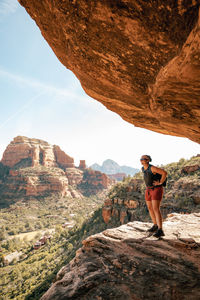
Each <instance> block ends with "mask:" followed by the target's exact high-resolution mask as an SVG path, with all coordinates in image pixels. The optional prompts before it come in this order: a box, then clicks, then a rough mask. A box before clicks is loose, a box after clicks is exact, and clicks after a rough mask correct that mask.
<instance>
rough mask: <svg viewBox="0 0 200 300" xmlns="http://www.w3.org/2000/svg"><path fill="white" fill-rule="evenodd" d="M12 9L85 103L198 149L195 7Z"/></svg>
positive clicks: (42, 4)
mask: <svg viewBox="0 0 200 300" xmlns="http://www.w3.org/2000/svg"><path fill="white" fill-rule="evenodd" d="M19 2H20V3H21V4H22V5H23V6H24V7H25V8H26V10H27V12H28V13H29V14H30V16H31V17H32V18H33V19H34V20H35V21H36V24H37V25H38V26H39V28H40V30H41V33H42V35H43V37H44V38H45V39H46V41H47V42H48V43H49V45H50V46H51V48H52V49H53V51H54V53H55V54H56V56H57V57H58V59H59V60H60V61H61V62H62V63H63V64H64V65H65V66H66V67H67V68H68V69H70V70H71V71H73V72H74V74H75V75H76V76H77V78H78V79H79V80H80V82H81V85H82V87H83V88H84V90H85V91H86V93H87V94H88V95H90V96H91V97H93V98H94V99H97V100H98V101H100V102H101V103H103V104H104V105H105V106H106V107H107V108H108V109H110V110H112V111H114V112H116V113H118V114H119V115H120V116H121V117H122V118H123V119H124V120H126V121H128V122H130V123H132V124H134V125H135V126H138V127H143V128H147V129H150V130H153V131H156V132H159V133H164V134H171V135H177V136H182V137H188V138H189V139H191V140H193V141H196V142H198V143H199V142H200V106H199V95H200V79H199V78H200V50H199V49H200V21H199V1H198V0H188V1H182V0H180V1H171V0H165V1H140V0H115V1H114V0H111V1H105V0H103V1H102V0H97V1H87V0H78V1H77V0H62V1H51V0H43V1H40V0H33V1H29V0H19Z"/></svg>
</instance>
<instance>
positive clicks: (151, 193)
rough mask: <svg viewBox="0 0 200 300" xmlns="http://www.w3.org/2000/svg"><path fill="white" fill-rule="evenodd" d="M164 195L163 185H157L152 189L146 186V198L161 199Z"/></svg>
mask: <svg viewBox="0 0 200 300" xmlns="http://www.w3.org/2000/svg"><path fill="white" fill-rule="evenodd" d="M162 197H163V187H162V186H157V187H154V188H152V189H150V188H146V191H145V200H146V201H151V200H159V201H161V200H162Z"/></svg>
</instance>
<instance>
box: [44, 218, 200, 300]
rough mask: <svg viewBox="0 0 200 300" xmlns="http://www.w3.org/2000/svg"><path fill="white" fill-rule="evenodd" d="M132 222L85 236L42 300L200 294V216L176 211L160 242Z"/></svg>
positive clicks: (143, 299)
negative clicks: (72, 257) (180, 213)
mask: <svg viewBox="0 0 200 300" xmlns="http://www.w3.org/2000/svg"><path fill="white" fill-rule="evenodd" d="M150 226H151V224H149V223H142V222H132V223H128V224H126V225H122V226H120V227H118V228H113V229H107V230H105V231H104V232H102V233H98V234H96V235H93V236H90V237H89V238H87V239H86V240H84V241H83V242H82V243H83V246H82V248H80V249H79V250H78V251H77V252H76V256H75V258H74V259H73V260H72V261H71V262H70V263H69V264H68V265H67V266H64V267H63V268H62V269H61V270H60V271H59V272H58V274H57V277H56V281H55V282H54V283H53V284H52V286H51V287H50V289H49V290H48V291H47V292H46V293H45V294H44V295H43V296H42V298H41V300H64V299H65V300H66V299H82V300H84V299H85V300H86V299H87V300H93V299H101V300H109V299H121V300H124V299H126V300H129V299H130V300H133V299H137V300H151V299H158V300H161V299H162V300H168V299H171V300H181V299H191V300H197V299H199V298H200V285H199V282H200V234H199V232H200V214H199V213H198V214H197V213H196V214H191V215H179V214H172V215H170V216H169V217H168V219H167V220H166V221H165V222H164V231H165V236H164V237H163V239H161V240H157V239H156V238H154V237H148V235H147V233H146V230H147V229H148V228H150Z"/></svg>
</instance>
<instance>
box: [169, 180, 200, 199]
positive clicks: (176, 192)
mask: <svg viewBox="0 0 200 300" xmlns="http://www.w3.org/2000/svg"><path fill="white" fill-rule="evenodd" d="M178 197H183V198H184V199H187V201H191V202H194V203H195V204H200V178H199V177H197V178H190V177H183V178H180V179H179V180H177V181H176V182H174V184H173V186H172V187H171V189H170V190H169V191H168V192H167V193H166V195H165V198H166V199H177V198H178ZM192 200H193V201H192Z"/></svg>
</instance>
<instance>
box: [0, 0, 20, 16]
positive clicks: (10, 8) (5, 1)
mask: <svg viewBox="0 0 200 300" xmlns="http://www.w3.org/2000/svg"><path fill="white" fill-rule="evenodd" d="M18 5H19V3H18V2H17V0H1V3H0V15H3V16H6V15H9V14H12V13H14V12H15V11H16V9H17V7H18Z"/></svg>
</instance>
